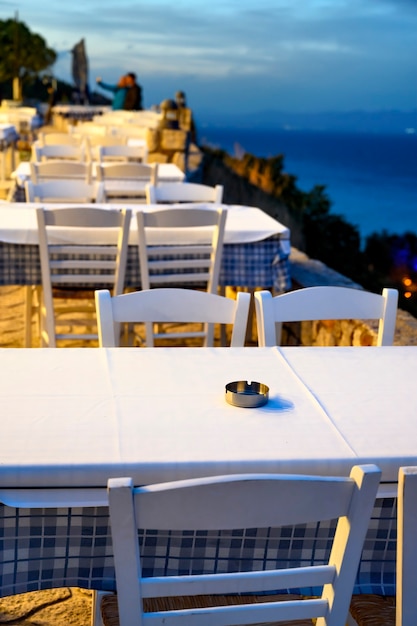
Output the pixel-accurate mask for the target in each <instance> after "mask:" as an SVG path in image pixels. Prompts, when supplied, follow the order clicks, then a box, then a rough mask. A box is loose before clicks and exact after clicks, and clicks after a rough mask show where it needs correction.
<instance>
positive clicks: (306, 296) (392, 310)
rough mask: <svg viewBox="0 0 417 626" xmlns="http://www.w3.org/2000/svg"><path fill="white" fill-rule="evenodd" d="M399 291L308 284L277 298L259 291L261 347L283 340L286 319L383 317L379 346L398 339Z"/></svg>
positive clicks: (366, 318)
mask: <svg viewBox="0 0 417 626" xmlns="http://www.w3.org/2000/svg"><path fill="white" fill-rule="evenodd" d="M397 303H398V291H397V290H396V289H384V290H383V292H382V295H380V294H376V293H371V292H369V291H364V290H362V289H352V288H348V287H331V286H326V287H307V288H305V289H298V290H296V291H290V292H288V293H284V294H281V295H278V296H275V297H273V296H272V295H271V293H270V292H269V291H257V292H255V308H256V320H257V328H258V342H259V345H260V346H275V345H277V344H279V343H280V324H281V323H282V322H301V321H306V320H340V319H346V320H347V319H360V320H379V329H378V338H377V345H378V346H390V345H392V344H393V341H394V333H395V322H396V315H397Z"/></svg>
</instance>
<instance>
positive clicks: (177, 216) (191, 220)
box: [136, 208, 227, 293]
mask: <svg viewBox="0 0 417 626" xmlns="http://www.w3.org/2000/svg"><path fill="white" fill-rule="evenodd" d="M226 217H227V210H225V209H214V208H213V209H206V208H172V209H161V210H158V211H151V212H145V211H138V212H137V213H136V218H137V228H138V244H139V262H140V273H141V283H142V289H150V288H151V287H155V286H161V285H177V286H178V285H181V286H183V285H184V284H187V283H189V284H190V285H191V286H192V284H193V283H194V284H195V285H198V286H203V287H205V288H206V291H209V292H210V293H217V287H218V282H219V273H220V264H221V256H222V250H223V240H224V230H225V225H226ZM161 237H164V239H161ZM155 242H156V243H157V244H159V245H155Z"/></svg>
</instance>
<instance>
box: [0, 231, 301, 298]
mask: <svg viewBox="0 0 417 626" xmlns="http://www.w3.org/2000/svg"><path fill="white" fill-rule="evenodd" d="M41 282H42V281H41V268H40V258H39V250H38V246H37V245H30V244H14V243H5V242H0V285H40V284H41ZM219 284H220V285H221V286H230V287H248V288H255V287H264V288H265V289H271V288H274V289H275V290H276V291H277V292H282V291H287V290H288V289H290V287H291V278H290V266H289V257H288V253H287V252H286V251H285V250H284V248H283V245H282V242H281V240H280V238H279V237H278V236H277V237H270V238H268V239H264V240H262V241H256V242H250V243H240V244H239V243H237V244H225V245H224V247H223V255H222V265H221V269H220V279H219ZM125 286H126V287H133V288H136V289H138V288H139V287H140V271H139V259H138V249H137V246H129V251H128V260H127V268H126V281H125Z"/></svg>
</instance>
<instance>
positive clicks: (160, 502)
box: [103, 465, 381, 626]
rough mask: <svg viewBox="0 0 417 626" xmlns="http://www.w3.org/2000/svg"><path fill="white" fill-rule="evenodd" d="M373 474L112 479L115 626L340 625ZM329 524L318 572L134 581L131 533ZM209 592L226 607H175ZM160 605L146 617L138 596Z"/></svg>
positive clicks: (135, 548)
mask: <svg viewBox="0 0 417 626" xmlns="http://www.w3.org/2000/svg"><path fill="white" fill-rule="evenodd" d="M380 475H381V472H380V470H379V469H378V468H377V467H376V466H374V465H370V466H362V467H360V466H355V467H353V469H352V471H351V474H350V477H349V478H345V477H337V478H333V477H324V476H302V475H295V476H291V475H290V476H289V475H279V474H269V475H268V474H266V475H265V474H249V475H247V474H244V475H230V476H214V477H208V478H198V479H191V480H183V481H177V482H170V483H165V484H159V485H147V486H144V487H137V488H134V487H133V484H132V480H131V479H130V478H114V479H110V480H109V482H108V494H109V510H110V522H111V533H112V542H113V552H114V562H115V570H116V586H117V604H118V612H119V620H120V626H133V625H134V624H147V623H148V622H149V623H152V624H153V623H158V624H164V626H174V625H178V624H179V623H182V624H187V626H207V625H210V626H220V625H222V626H224V625H225V624H254V623H258V624H260V623H262V624H263V623H273V624H277V623H279V622H283V621H286V620H288V621H292V620H296V619H299V620H307V619H313V618H318V622H317V623H318V624H323V626H324V624H326V626H340V625H341V624H345V623H346V620H347V616H348V610H349V602H350V598H351V595H352V591H353V585H354V582H355V577H356V572H357V568H358V564H359V560H360V556H361V552H362V547H363V542H364V539H365V536H366V532H367V529H368V524H369V520H370V516H371V512H372V510H373V505H374V500H375V496H376V493H377V488H378V484H379V480H380ZM329 519H338V520H339V521H338V524H337V529H336V534H335V537H334V542H333V548H332V551H331V554H330V559H329V561H328V562H326V563H325V564H324V565H319V566H308V565H307V566H304V567H291V568H289V569H288V568H283V569H274V570H266V571H255V572H238V573H229V572H227V573H218V574H209V575H205V574H192V575H185V576H175V577H172V576H164V575H161V576H158V577H156V578H154V579H153V578H143V577H142V576H141V556H140V551H139V542H138V528H141V529H154V530H162V531H172V532H176V531H177V532H180V531H184V530H194V531H202V530H204V531H209V532H210V531H215V530H220V529H221V530H228V529H229V530H231V529H236V528H268V527H280V526H287V525H291V526H293V525H296V524H303V523H306V522H313V521H316V522H319V521H321V520H329ZM347 520H348V523H347ZM322 586H323V591H322V594H321V597H318V598H309V597H304V598H301V599H297V600H288V601H276V598H275V597H274V596H271V597H269V598H268V601H266V602H262V601H258V602H255V603H254V602H253V598H252V599H251V598H248V597H247V596H246V598H243V599H242V597H240V598H239V597H238V596H239V594H250V593H255V594H262V593H263V592H275V593H276V591H277V590H279V589H283V590H287V589H291V588H294V587H297V588H303V587H310V588H311V587H322ZM214 594H221V595H222V596H224V595H228V594H229V601H228V602H227V604H228V605H229V606H225V605H223V606H216V607H213V606H211V607H210V606H208V607H204V605H203V607H204V608H201V606H202V605H201V604H199V605H197V604H194V606H193V608H186V609H182V610H177V608H176V607H178V603H179V602H180V596H186V597H187V598H188V597H190V596H193V597H195V596H206V597H207V596H211V595H214ZM230 596H232V598H230ZM158 597H164V598H165V600H166V599H168V610H167V611H163V612H155V611H151V612H149V613H144V608H143V601H144V598H153V599H155V600H156V599H157V598H158ZM281 597H282V596H281ZM171 598H172V602H171V605H169V599H171ZM196 599H197V598H196ZM233 600H234V601H233ZM263 600H265V596H263ZM166 604H167V603H165V606H166ZM225 604H226V602H225ZM197 606H199V607H200V608H195V607H197ZM103 608H104V604H103ZM157 611H158V609H157ZM104 616H105V614H104ZM104 621H106V620H104Z"/></svg>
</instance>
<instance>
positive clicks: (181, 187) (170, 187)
mask: <svg viewBox="0 0 417 626" xmlns="http://www.w3.org/2000/svg"><path fill="white" fill-rule="evenodd" d="M222 200H223V186H222V185H216V186H215V187H210V186H209V185H200V184H199V183H187V182H185V183H161V184H159V185H157V186H155V185H152V184H150V185H148V186H147V187H146V202H147V203H148V204H163V203H165V204H166V203H173V202H215V203H217V204H221V203H222Z"/></svg>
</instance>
